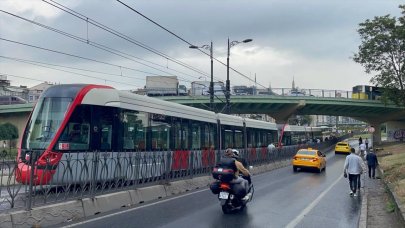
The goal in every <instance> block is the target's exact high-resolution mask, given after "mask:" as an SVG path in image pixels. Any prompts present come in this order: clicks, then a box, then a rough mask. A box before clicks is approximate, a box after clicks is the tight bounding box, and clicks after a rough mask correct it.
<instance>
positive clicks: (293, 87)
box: [292, 76, 295, 90]
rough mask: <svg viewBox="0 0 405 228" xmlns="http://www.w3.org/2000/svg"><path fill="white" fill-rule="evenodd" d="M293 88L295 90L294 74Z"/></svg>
mask: <svg viewBox="0 0 405 228" xmlns="http://www.w3.org/2000/svg"><path fill="white" fill-rule="evenodd" d="M292 90H295V81H294V76H293V81H292Z"/></svg>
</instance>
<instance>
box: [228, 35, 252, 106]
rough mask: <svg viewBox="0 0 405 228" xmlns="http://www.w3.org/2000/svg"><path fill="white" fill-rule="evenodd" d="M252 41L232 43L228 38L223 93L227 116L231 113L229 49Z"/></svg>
mask: <svg viewBox="0 0 405 228" xmlns="http://www.w3.org/2000/svg"><path fill="white" fill-rule="evenodd" d="M251 41H252V39H246V40H243V41H236V40H234V41H232V42H229V38H228V55H227V57H226V91H225V100H226V109H225V110H226V113H227V114H229V113H230V111H231V82H230V81H229V53H230V49H231V47H233V46H235V45H237V44H240V43H248V42H251Z"/></svg>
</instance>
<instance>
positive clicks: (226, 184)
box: [220, 183, 231, 190]
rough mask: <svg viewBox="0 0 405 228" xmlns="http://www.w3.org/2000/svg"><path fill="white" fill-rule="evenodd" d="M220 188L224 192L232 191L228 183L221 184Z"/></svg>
mask: <svg viewBox="0 0 405 228" xmlns="http://www.w3.org/2000/svg"><path fill="white" fill-rule="evenodd" d="M220 187H221V189H223V190H230V189H231V186H229V184H228V183H221V185H220Z"/></svg>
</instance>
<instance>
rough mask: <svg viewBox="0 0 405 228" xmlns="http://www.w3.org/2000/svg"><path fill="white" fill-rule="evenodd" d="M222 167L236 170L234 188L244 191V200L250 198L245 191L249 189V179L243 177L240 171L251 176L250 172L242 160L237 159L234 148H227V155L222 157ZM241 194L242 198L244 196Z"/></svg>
mask: <svg viewBox="0 0 405 228" xmlns="http://www.w3.org/2000/svg"><path fill="white" fill-rule="evenodd" d="M219 166H220V167H228V168H231V169H233V170H234V172H235V177H234V179H233V180H232V182H231V183H232V184H234V190H236V191H235V192H239V193H240V192H242V191H243V192H244V194H243V196H244V198H243V199H242V200H246V199H248V198H249V196H248V195H247V194H245V193H247V191H248V189H249V183H248V181H247V180H245V179H243V178H242V177H240V176H239V173H242V174H243V175H244V176H247V177H250V172H249V170H247V169H246V168H245V167H244V166H243V164H242V163H241V162H239V161H238V160H236V158H235V155H234V153H233V151H232V148H227V149H226V150H225V156H224V157H222V158H221V160H220V163H219ZM238 186H240V187H242V189H240V188H238ZM243 196H241V198H242V197H243Z"/></svg>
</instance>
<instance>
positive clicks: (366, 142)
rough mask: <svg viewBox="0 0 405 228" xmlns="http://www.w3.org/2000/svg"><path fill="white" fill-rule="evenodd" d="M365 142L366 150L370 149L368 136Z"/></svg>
mask: <svg viewBox="0 0 405 228" xmlns="http://www.w3.org/2000/svg"><path fill="white" fill-rule="evenodd" d="M364 143H365V144H366V150H368V138H366V140H364Z"/></svg>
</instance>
